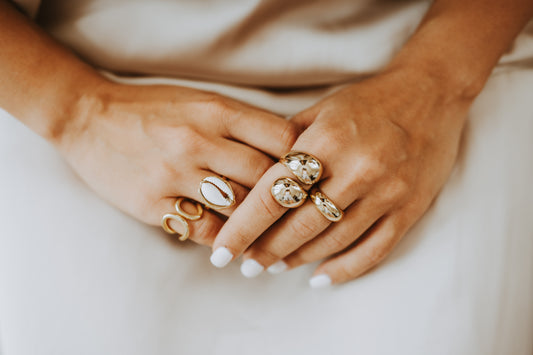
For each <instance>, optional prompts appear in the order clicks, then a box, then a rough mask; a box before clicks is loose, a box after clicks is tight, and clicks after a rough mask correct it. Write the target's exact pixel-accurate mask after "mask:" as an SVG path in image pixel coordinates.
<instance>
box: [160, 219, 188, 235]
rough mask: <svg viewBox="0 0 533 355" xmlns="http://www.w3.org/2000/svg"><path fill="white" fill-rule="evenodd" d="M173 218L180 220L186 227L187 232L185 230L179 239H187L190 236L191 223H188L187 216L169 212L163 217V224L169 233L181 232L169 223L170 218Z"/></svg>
mask: <svg viewBox="0 0 533 355" xmlns="http://www.w3.org/2000/svg"><path fill="white" fill-rule="evenodd" d="M171 219H173V220H174V221H177V222H180V223H181V225H182V226H183V228H185V232H183V234H181V235H180V236H179V238H178V239H179V240H180V241H182V242H184V241H186V240H187V238H189V223H187V221H186V220H185V218H183V217H181V216H178V215H177V214H173V213H167V214H166V215H164V216H163V218H162V219H161V226H162V227H163V229H164V230H165V232H167V233H168V234H179V233H178V232H176V231H175V230H174V229H173V228H172V227H171V226H170V225H169V224H168V222H169V220H171Z"/></svg>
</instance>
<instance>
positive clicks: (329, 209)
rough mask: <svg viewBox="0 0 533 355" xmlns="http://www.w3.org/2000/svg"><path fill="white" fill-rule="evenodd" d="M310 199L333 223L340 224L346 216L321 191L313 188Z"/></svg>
mask: <svg viewBox="0 0 533 355" xmlns="http://www.w3.org/2000/svg"><path fill="white" fill-rule="evenodd" d="M309 198H310V199H311V201H312V202H313V205H315V207H316V208H317V209H318V210H319V211H320V213H322V215H323V216H324V217H326V218H327V219H329V220H330V221H331V222H338V221H340V220H341V219H342V217H343V216H344V212H343V211H342V210H341V209H340V208H338V207H337V206H336V205H335V204H334V203H333V201H331V200H330V199H329V198H328V197H327V196H326V195H325V194H324V193H323V192H322V191H320V190H319V189H317V188H313V189H312V190H311V192H310V193H309Z"/></svg>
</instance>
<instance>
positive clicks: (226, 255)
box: [209, 247, 233, 268]
mask: <svg viewBox="0 0 533 355" xmlns="http://www.w3.org/2000/svg"><path fill="white" fill-rule="evenodd" d="M231 259H233V254H232V253H231V252H230V251H229V249H228V248H225V247H219V248H217V250H215V251H214V252H213V254H211V257H210V258H209V260H211V264H213V265H214V266H216V267H218V268H221V267H224V266H226V265H228V264H229V262H230V261H231Z"/></svg>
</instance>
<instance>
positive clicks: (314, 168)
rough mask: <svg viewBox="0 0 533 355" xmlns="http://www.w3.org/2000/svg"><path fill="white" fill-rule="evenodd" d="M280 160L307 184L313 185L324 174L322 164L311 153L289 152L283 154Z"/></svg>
mask: <svg viewBox="0 0 533 355" xmlns="http://www.w3.org/2000/svg"><path fill="white" fill-rule="evenodd" d="M279 162H280V163H281V164H283V165H285V167H287V169H289V170H290V171H291V173H293V174H294V176H296V177H297V178H298V180H300V182H302V183H304V184H306V185H313V184H314V183H316V182H317V181H318V180H320V177H321V176H322V164H321V163H320V161H319V160H318V159H317V158H316V157H314V156H312V155H311V154H307V153H302V152H289V153H287V154H285V155H284V156H282V157H281V159H280V160H279Z"/></svg>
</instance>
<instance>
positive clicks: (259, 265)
mask: <svg viewBox="0 0 533 355" xmlns="http://www.w3.org/2000/svg"><path fill="white" fill-rule="evenodd" d="M343 177H344V176H340V177H337V176H334V177H332V178H330V179H328V180H326V181H324V182H323V183H321V184H320V191H321V192H323V193H324V194H325V195H326V196H327V197H328V198H329V199H330V200H331V201H332V202H333V203H334V204H335V206H337V207H338V208H340V209H341V210H342V209H346V208H348V206H350V205H351V204H352V203H353V202H354V201H355V200H358V202H357V204H356V206H357V207H355V208H356V209H357V210H359V209H361V208H362V209H363V211H364V213H362V214H360V215H359V216H357V215H354V214H350V215H348V216H345V217H344V218H343V219H342V220H341V221H339V222H336V223H335V225H344V224H346V223H348V224H350V223H349V222H348V221H347V217H348V218H352V219H353V218H354V217H355V218H356V221H355V223H361V224H363V226H360V225H358V227H359V228H362V227H366V228H368V226H369V225H371V224H372V223H373V222H374V221H375V220H376V219H377V218H378V217H379V216H381V214H382V213H383V212H384V210H385V209H384V207H383V206H382V205H383V204H382V203H381V202H380V201H379V200H378V199H377V198H370V199H368V198H365V197H364V195H363V191H365V190H364V186H363V185H353V184H352V183H351V182H350V181H348V180H345V179H343ZM361 206H362V207H361ZM352 222H353V221H352ZM331 223H332V222H331V221H329V220H328V219H326V218H325V217H324V216H323V215H322V213H320V212H319V210H318V208H317V206H316V205H315V204H314V203H311V202H308V203H306V204H304V205H303V206H302V207H300V208H298V209H296V210H293V211H290V212H289V213H288V214H287V215H286V216H284V217H283V219H281V220H280V221H279V222H277V223H276V224H275V225H273V226H272V227H271V228H270V229H269V230H268V231H266V232H265V233H264V234H263V235H262V236H261V238H260V239H258V240H257V241H256V242H255V243H254V244H253V245H252V246H251V247H250V248H249V249H248V250H247V251H246V252H245V253H244V255H243V265H242V266H241V271H242V272H243V274H245V276H248V277H253V276H256V275H258V273H260V272H261V271H262V270H263V268H266V267H269V266H270V265H272V264H274V263H276V262H277V261H279V260H281V259H283V258H284V257H285V256H287V255H289V254H291V253H292V252H294V251H296V250H297V249H298V248H300V247H301V246H303V245H304V244H306V243H307V242H309V241H311V240H313V239H314V238H316V237H317V236H318V235H319V234H321V233H322V232H323V231H324V230H326V228H328V227H329V226H330V225H331ZM330 228H331V227H330ZM366 228H364V229H363V230H362V231H361V233H362V232H363V231H364V230H365V229H366ZM351 238H352V241H353V240H354V239H355V236H353V235H351ZM329 249H331V248H329ZM277 267H280V264H279V263H278V264H277ZM275 269H276V267H275V268H274V270H275Z"/></svg>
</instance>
